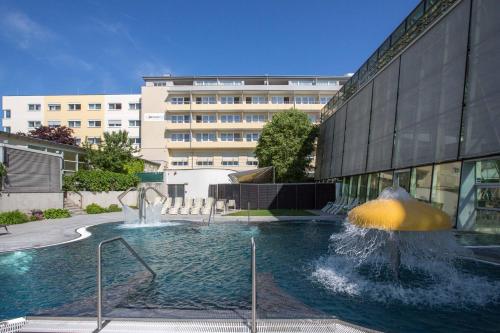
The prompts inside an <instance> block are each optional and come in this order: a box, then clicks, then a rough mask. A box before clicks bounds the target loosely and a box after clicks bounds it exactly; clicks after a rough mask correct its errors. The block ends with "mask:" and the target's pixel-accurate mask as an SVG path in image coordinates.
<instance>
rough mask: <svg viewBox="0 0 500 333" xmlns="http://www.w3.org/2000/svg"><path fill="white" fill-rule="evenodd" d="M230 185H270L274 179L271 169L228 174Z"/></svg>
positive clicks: (270, 167)
mask: <svg viewBox="0 0 500 333" xmlns="http://www.w3.org/2000/svg"><path fill="white" fill-rule="evenodd" d="M229 178H230V179H231V182H232V183H272V182H273V178H274V172H273V167H272V166H269V167H265V168H258V169H253V170H247V171H241V172H235V173H231V174H229Z"/></svg>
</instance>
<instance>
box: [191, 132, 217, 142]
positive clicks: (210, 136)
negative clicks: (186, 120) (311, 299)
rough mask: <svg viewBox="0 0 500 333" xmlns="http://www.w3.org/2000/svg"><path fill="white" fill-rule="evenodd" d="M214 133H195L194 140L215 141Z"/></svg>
mask: <svg viewBox="0 0 500 333" xmlns="http://www.w3.org/2000/svg"><path fill="white" fill-rule="evenodd" d="M215 140H216V137H215V133H196V141H199V142H204V141H215Z"/></svg>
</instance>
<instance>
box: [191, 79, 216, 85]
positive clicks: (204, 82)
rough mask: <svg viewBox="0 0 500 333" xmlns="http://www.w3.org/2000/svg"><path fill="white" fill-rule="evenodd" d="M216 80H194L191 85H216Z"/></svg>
mask: <svg viewBox="0 0 500 333" xmlns="http://www.w3.org/2000/svg"><path fill="white" fill-rule="evenodd" d="M218 84H219V82H217V80H195V81H194V82H193V86H217V85H218Z"/></svg>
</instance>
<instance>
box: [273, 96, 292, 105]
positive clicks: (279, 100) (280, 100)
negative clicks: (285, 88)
mask: <svg viewBox="0 0 500 333" xmlns="http://www.w3.org/2000/svg"><path fill="white" fill-rule="evenodd" d="M271 103H272V104H290V97H288V96H272V97H271Z"/></svg>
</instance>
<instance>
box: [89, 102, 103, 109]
mask: <svg viewBox="0 0 500 333" xmlns="http://www.w3.org/2000/svg"><path fill="white" fill-rule="evenodd" d="M100 109H101V103H91V104H89V110H91V111H97V110H100Z"/></svg>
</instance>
